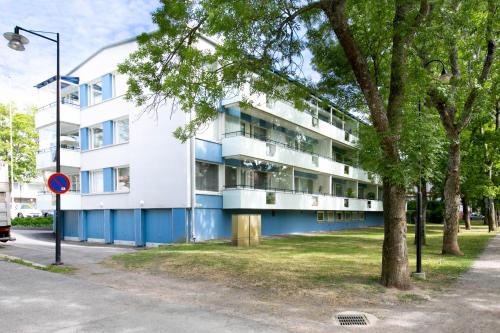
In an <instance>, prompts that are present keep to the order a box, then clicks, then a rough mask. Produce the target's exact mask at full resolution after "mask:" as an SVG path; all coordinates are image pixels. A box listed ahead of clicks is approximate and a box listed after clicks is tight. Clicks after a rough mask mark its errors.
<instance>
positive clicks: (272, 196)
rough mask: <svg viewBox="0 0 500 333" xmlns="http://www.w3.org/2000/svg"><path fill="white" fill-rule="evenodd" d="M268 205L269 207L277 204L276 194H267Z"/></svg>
mask: <svg viewBox="0 0 500 333" xmlns="http://www.w3.org/2000/svg"><path fill="white" fill-rule="evenodd" d="M266 204H267V205H275V204H276V192H266Z"/></svg>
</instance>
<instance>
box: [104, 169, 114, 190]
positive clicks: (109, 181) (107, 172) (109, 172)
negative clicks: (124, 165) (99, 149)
mask: <svg viewBox="0 0 500 333" xmlns="http://www.w3.org/2000/svg"><path fill="white" fill-rule="evenodd" d="M103 176H104V192H113V191H114V189H115V187H114V177H113V168H104V169H103Z"/></svg>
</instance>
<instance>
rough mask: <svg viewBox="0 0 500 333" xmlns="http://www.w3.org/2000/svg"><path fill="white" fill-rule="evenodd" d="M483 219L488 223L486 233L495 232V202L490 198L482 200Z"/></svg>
mask: <svg viewBox="0 0 500 333" xmlns="http://www.w3.org/2000/svg"><path fill="white" fill-rule="evenodd" d="M484 208H485V209H484V210H485V213H486V214H485V215H484V219H485V221H487V223H488V232H491V231H495V230H496V229H497V222H496V213H495V201H494V199H492V198H485V199H484Z"/></svg>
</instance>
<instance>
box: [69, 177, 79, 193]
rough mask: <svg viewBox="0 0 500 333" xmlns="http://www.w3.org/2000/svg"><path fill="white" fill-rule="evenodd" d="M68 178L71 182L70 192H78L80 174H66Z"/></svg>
mask: <svg viewBox="0 0 500 333" xmlns="http://www.w3.org/2000/svg"><path fill="white" fill-rule="evenodd" d="M68 178H69V181H70V183H71V185H70V189H69V190H70V191H71V192H80V175H79V174H74V175H68Z"/></svg>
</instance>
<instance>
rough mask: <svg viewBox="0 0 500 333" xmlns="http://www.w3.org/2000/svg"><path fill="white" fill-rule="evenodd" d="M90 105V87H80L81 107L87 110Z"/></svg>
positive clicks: (84, 85)
mask: <svg viewBox="0 0 500 333" xmlns="http://www.w3.org/2000/svg"><path fill="white" fill-rule="evenodd" d="M88 105H89V85H88V84H82V85H80V107H81V108H86V107H87V106H88Z"/></svg>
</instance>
